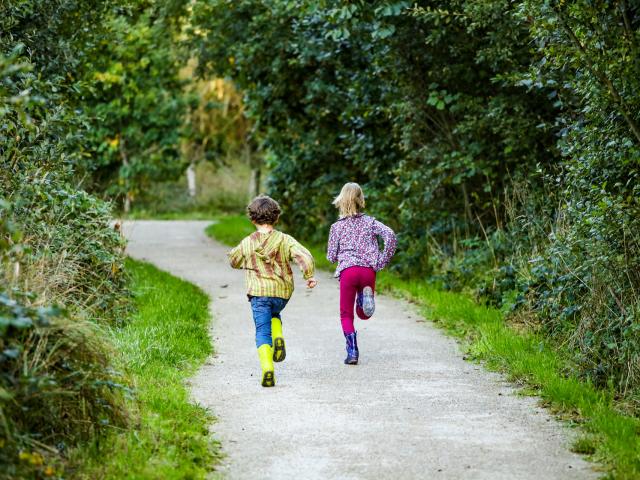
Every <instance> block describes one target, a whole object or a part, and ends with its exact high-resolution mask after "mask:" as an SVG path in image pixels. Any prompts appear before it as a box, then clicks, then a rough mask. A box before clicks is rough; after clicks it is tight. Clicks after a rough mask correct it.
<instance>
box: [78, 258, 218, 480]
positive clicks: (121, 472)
mask: <svg viewBox="0 0 640 480" xmlns="http://www.w3.org/2000/svg"><path fill="white" fill-rule="evenodd" d="M127 268H128V271H129V272H130V274H131V276H132V289H133V292H134V295H135V306H136V313H135V314H134V315H133V316H132V318H131V319H130V320H129V322H128V323H127V324H126V326H125V327H123V328H119V329H116V330H114V332H113V342H114V344H115V346H116V349H117V350H118V351H119V352H120V353H121V355H122V361H123V363H124V365H125V367H126V370H127V372H128V374H129V375H130V377H131V380H132V382H133V384H134V399H132V401H131V404H132V408H133V409H134V412H135V414H134V417H135V418H133V419H132V427H131V428H130V429H129V430H125V431H120V432H114V433H113V434H112V435H110V436H109V437H108V438H107V439H106V441H105V440H103V442H102V443H101V445H99V446H93V447H92V449H91V451H89V452H83V453H84V454H86V455H88V459H84V460H83V461H82V463H83V465H82V468H81V469H80V470H81V472H82V473H80V474H78V475H77V476H76V477H78V478H109V479H203V478H205V477H206V476H207V474H208V472H210V471H211V469H212V467H213V466H214V465H215V463H216V459H217V456H218V446H217V445H216V444H214V443H213V442H212V441H211V440H210V437H209V435H208V431H207V426H208V424H209V423H210V422H211V420H212V418H211V416H210V415H209V414H208V413H207V412H206V411H205V410H204V409H203V408H201V407H199V406H196V405H194V404H192V403H190V401H189V393H188V391H187V388H186V387H185V381H186V379H187V378H188V377H190V376H191V375H192V374H193V373H194V372H195V370H196V368H197V367H198V366H199V365H201V364H202V363H203V362H204V360H205V359H206V358H207V357H208V356H209V355H210V353H211V350H212V349H211V342H210V340H209V336H208V332H207V329H208V324H209V320H210V316H209V310H208V305H209V298H208V297H207V295H206V294H205V293H204V292H203V291H202V290H200V289H199V288H198V287H196V286H195V285H192V284H190V283H188V282H185V281H182V280H180V279H178V278H176V277H173V276H172V275H169V274H168V273H165V272H162V271H160V270H158V269H157V268H155V267H153V266H152V265H149V264H146V263H142V262H137V261H133V260H128V261H127Z"/></svg>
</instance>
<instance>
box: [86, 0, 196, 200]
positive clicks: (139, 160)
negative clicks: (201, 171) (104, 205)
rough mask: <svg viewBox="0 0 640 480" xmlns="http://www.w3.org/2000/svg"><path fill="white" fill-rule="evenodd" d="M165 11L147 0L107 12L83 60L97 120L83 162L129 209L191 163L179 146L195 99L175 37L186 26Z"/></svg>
mask: <svg viewBox="0 0 640 480" xmlns="http://www.w3.org/2000/svg"><path fill="white" fill-rule="evenodd" d="M174 3H176V2H174ZM163 9H167V7H166V6H160V5H159V4H158V5H157V6H156V5H155V4H154V3H151V4H150V5H149V4H146V2H140V3H139V4H138V5H136V6H135V8H131V9H129V10H127V11H125V12H123V13H121V14H117V15H112V16H109V17H107V19H106V21H105V22H104V25H103V31H102V32H101V34H100V35H96V38H95V39H94V41H93V42H92V43H91V44H89V48H88V52H87V56H88V61H87V62H86V64H84V65H83V70H84V77H85V85H86V88H85V92H84V95H85V99H84V101H83V107H84V109H85V112H86V115H87V117H88V119H90V129H89V130H88V132H87V134H88V135H87V149H88V150H89V151H88V154H89V155H90V156H88V157H86V161H85V162H83V167H84V169H86V170H88V171H89V172H91V179H92V188H94V189H95V188H97V189H99V190H101V191H105V192H106V194H108V195H109V196H110V197H112V198H124V199H125V202H127V206H126V208H129V203H130V202H131V201H132V200H133V199H134V198H135V197H138V196H139V195H140V194H142V193H143V192H144V191H145V189H146V188H148V186H149V184H150V182H152V181H160V180H166V179H167V178H172V177H175V176H177V175H178V174H179V173H181V171H182V170H183V167H184V165H183V162H182V161H181V159H180V156H179V153H180V152H179V144H180V138H181V133H182V124H183V122H184V119H185V115H186V108H187V103H188V100H189V99H188V97H187V95H186V94H185V93H184V83H185V82H184V81H181V80H180V79H179V68H180V65H181V62H183V60H182V58H181V56H180V54H181V52H180V50H179V49H178V48H177V47H176V41H175V39H174V36H176V35H177V32H176V31H175V30H176V28H177V27H178V26H179V25H180V24H179V23H178V25H177V26H176V27H173V26H172V23H173V22H174V21H175V19H176V17H173V16H171V17H168V18H167V17H166V16H162V15H160V14H162V13H163ZM176 14H178V15H179V12H173V13H172V15H176ZM177 18H180V17H179V16H178V17H177Z"/></svg>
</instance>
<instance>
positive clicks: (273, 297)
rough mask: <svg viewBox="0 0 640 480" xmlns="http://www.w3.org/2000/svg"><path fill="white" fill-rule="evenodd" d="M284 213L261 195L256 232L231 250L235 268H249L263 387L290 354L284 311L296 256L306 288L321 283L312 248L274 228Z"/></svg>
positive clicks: (253, 213)
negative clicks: (283, 323)
mask: <svg viewBox="0 0 640 480" xmlns="http://www.w3.org/2000/svg"><path fill="white" fill-rule="evenodd" d="M280 212H281V210H280V205H278V202H276V201H275V200H273V199H272V198H270V197H268V196H259V197H256V198H255V199H254V200H253V201H252V202H251V203H250V204H249V206H248V207H247V213H248V215H249V218H250V219H251V223H253V224H254V225H255V227H256V231H255V232H254V233H252V234H251V235H249V236H247V237H245V238H244V239H243V240H242V241H241V242H240V244H239V245H238V246H237V247H235V248H234V249H232V250H231V251H230V252H229V262H230V263H231V266H232V267H233V268H239V269H244V270H245V271H246V275H245V281H246V286H247V296H248V298H249V301H250V302H251V310H252V312H253V320H254V322H255V325H256V346H257V347H258V357H259V359H260V365H261V367H262V386H263V387H273V386H274V385H275V382H276V380H275V373H274V368H273V362H274V361H275V362H281V361H283V360H284V359H285V356H286V349H285V344H284V338H283V336H282V319H281V317H280V313H281V312H282V310H283V309H284V307H285V306H286V305H287V302H288V301H289V298H291V294H292V293H293V272H292V271H291V266H290V264H289V263H290V262H291V260H295V262H296V263H297V264H298V266H299V267H300V269H301V270H302V273H303V276H304V279H305V280H306V281H307V287H309V288H314V287H315V286H316V285H317V281H316V279H315V278H314V277H313V276H314V271H315V266H314V261H313V257H312V256H311V253H309V250H307V249H306V248H304V247H303V246H302V245H300V243H298V241H297V240H296V239H295V238H293V237H292V236H290V235H287V234H285V233H282V232H280V231H278V230H275V229H274V225H275V224H276V223H277V222H278V219H279V218H280Z"/></svg>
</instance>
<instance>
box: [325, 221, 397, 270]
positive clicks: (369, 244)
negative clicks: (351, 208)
mask: <svg viewBox="0 0 640 480" xmlns="http://www.w3.org/2000/svg"><path fill="white" fill-rule="evenodd" d="M378 236H380V237H382V240H383V241H384V249H383V250H382V251H380V248H379V247H378ZM396 243H397V241H396V234H395V233H393V230H391V229H390V228H389V227H387V226H386V225H385V224H384V223H382V222H379V221H377V220H376V219H375V218H373V217H370V216H369V215H364V214H358V215H354V216H352V217H344V218H341V219H340V220H338V221H337V222H336V223H334V224H333V225H331V231H330V233H329V245H328V247H327V260H329V261H330V262H331V263H335V262H338V267H337V268H336V273H335V276H336V277H340V272H342V271H343V270H344V269H346V268H349V267H354V266H360V267H371V268H373V269H374V270H375V271H376V272H377V271H379V270H382V269H383V268H384V267H386V266H387V264H388V263H389V261H390V260H391V257H392V256H393V254H394V252H395V251H396Z"/></svg>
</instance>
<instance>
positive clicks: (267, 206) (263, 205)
mask: <svg viewBox="0 0 640 480" xmlns="http://www.w3.org/2000/svg"><path fill="white" fill-rule="evenodd" d="M280 212H281V210H280V205H278V202H276V201H275V200H274V199H273V198H271V197H269V196H267V195H260V196H259V197H256V198H254V199H253V200H252V201H251V203H250V204H249V206H248V207H247V215H249V218H250V219H251V221H252V222H253V223H255V224H258V225H275V224H276V222H277V221H278V218H280Z"/></svg>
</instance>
